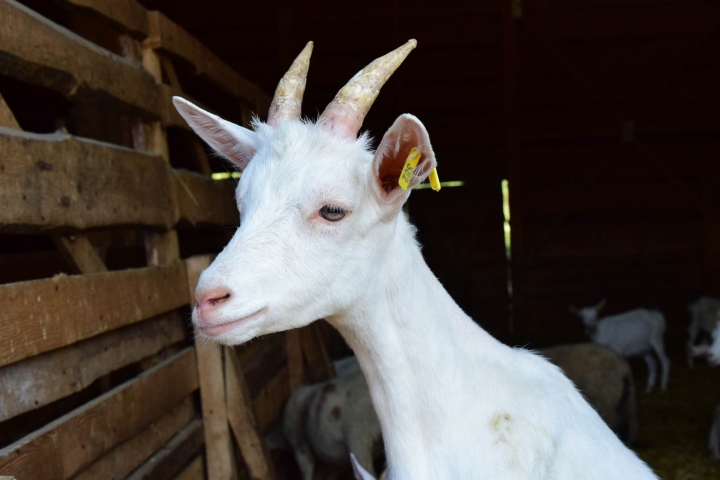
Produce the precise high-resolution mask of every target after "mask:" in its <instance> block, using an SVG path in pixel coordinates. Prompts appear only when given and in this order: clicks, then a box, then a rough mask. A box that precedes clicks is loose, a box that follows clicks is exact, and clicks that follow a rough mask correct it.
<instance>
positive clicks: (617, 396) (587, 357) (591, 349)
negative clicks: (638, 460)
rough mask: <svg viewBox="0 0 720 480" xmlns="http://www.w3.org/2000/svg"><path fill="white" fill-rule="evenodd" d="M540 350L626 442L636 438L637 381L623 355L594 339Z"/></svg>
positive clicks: (631, 441)
mask: <svg viewBox="0 0 720 480" xmlns="http://www.w3.org/2000/svg"><path fill="white" fill-rule="evenodd" d="M539 353H540V354H541V355H542V356H543V357H545V358H547V359H548V360H550V361H551V362H552V363H554V364H555V365H557V366H558V367H560V369H561V370H562V371H563V372H564V373H565V375H567V377H568V378H569V379H570V380H572V382H573V383H574V384H575V386H576V387H577V388H578V390H580V392H582V394H583V395H584V396H585V398H586V399H587V401H588V403H590V405H592V407H593V408H594V409H595V410H596V411H597V412H598V413H599V414H600V417H602V419H603V420H605V423H607V424H608V426H609V427H610V429H611V430H612V431H613V432H615V434H617V436H618V437H620V439H621V440H622V441H623V442H625V443H626V444H627V445H630V444H632V443H633V442H634V441H635V436H636V435H637V428H638V426H637V408H636V402H635V383H634V382H633V376H632V371H631V370H630V365H628V363H627V361H626V360H625V359H624V358H622V357H621V356H620V355H618V354H617V353H615V352H614V351H613V350H611V349H610V348H608V347H605V346H603V345H598V344H595V343H579V344H574V345H559V346H557V347H551V348H546V349H543V350H540V351H539Z"/></svg>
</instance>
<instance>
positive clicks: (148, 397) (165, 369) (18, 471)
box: [0, 348, 202, 480]
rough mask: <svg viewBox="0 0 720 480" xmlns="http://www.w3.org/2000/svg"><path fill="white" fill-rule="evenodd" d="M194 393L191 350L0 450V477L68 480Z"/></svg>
mask: <svg viewBox="0 0 720 480" xmlns="http://www.w3.org/2000/svg"><path fill="white" fill-rule="evenodd" d="M197 388H198V379H197V374H196V370H195V349H194V348H188V349H185V350H183V351H182V352H180V353H178V354H177V355H174V356H173V357H171V358H169V359H168V360H166V361H165V362H163V363H161V364H159V365H157V366H156V367H153V368H151V369H150V370H148V371H146V372H144V373H142V374H141V375H140V376H138V377H136V378H134V379H133V380H130V381H128V382H126V383H124V384H122V385H120V386H119V387H117V388H115V389H113V390H110V391H109V392H107V393H106V394H104V395H102V396H100V397H98V398H96V399H95V400H92V401H91V402H89V403H87V404H85V405H83V406H82V407H80V408H78V409H76V410H74V411H72V412H70V413H68V414H67V415H64V416H63V417H60V418H59V419H57V420H55V421H54V422H51V423H49V424H48V425H46V426H45V427H43V428H41V429H39V430H36V431H35V432H33V433H31V434H30V435H28V436H26V437H24V438H22V439H20V440H18V441H17V442H15V443H13V444H11V445H9V446H7V447H5V448H3V449H2V450H0V472H3V474H8V475H15V476H16V477H17V478H42V479H43V480H65V479H67V478H70V477H71V476H72V475H74V474H75V473H77V472H79V471H80V470H81V469H82V468H83V467H84V466H86V465H88V464H89V463H91V462H92V461H94V460H96V459H97V458H99V457H100V456H101V455H103V454H104V453H105V452H107V451H109V450H110V449H112V448H113V447H115V446H116V445H118V444H119V443H121V442H123V441H125V440H127V439H129V438H131V437H132V436H133V435H135V434H136V433H137V432H139V431H140V430H142V429H143V428H144V427H146V426H147V425H149V424H150V423H152V422H153V421H155V420H157V419H159V418H161V417H162V416H163V414H164V413H165V412H167V411H169V410H170V409H171V408H172V407H173V406H174V405H177V404H178V403H180V402H181V401H182V400H183V399H185V398H186V397H187V396H188V395H189V394H190V393H191V392H193V391H194V390H196V389H197ZM201 438H202V437H201Z"/></svg>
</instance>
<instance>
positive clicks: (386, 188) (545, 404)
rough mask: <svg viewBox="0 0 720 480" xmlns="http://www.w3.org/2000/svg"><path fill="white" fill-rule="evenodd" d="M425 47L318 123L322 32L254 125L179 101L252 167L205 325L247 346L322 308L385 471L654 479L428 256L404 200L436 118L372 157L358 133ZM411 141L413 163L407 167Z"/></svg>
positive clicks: (376, 74) (429, 164)
mask: <svg viewBox="0 0 720 480" xmlns="http://www.w3.org/2000/svg"><path fill="white" fill-rule="evenodd" d="M415 45H416V42H415V41H414V40H411V41H409V42H408V43H406V44H405V45H403V46H402V47H400V48H399V49H397V50H395V51H394V52H391V53H390V54H388V55H386V56H384V57H381V58H379V59H378V60H376V61H375V62H373V63H372V64H370V65H369V66H368V67H366V68H365V69H363V70H362V71H360V73H358V74H357V75H355V76H354V77H353V78H352V79H351V80H350V82H348V84H347V85H346V86H345V87H344V88H343V89H341V90H340V92H339V93H338V94H337V96H336V97H335V99H334V100H333V101H332V102H331V103H330V104H329V105H328V107H327V108H326V109H325V111H324V112H323V114H322V115H321V116H320V118H319V120H318V121H317V123H313V122H311V121H303V120H301V119H300V105H301V99H302V92H303V88H304V86H305V78H306V74H307V68H308V64H309V56H310V49H311V44H308V46H307V47H306V49H305V50H304V51H303V52H302V53H301V54H300V56H299V57H298V58H297V59H296V60H295V62H294V63H293V65H292V67H291V68H290V70H289V71H288V73H287V74H286V75H285V77H284V78H283V79H282V80H281V81H280V84H279V85H278V88H277V90H276V92H275V98H274V99H273V102H272V104H271V106H270V114H269V118H268V123H267V124H264V123H261V122H259V121H256V122H255V123H254V130H248V129H245V128H243V127H240V126H237V125H233V124H231V123H229V122H226V121H224V120H222V119H220V118H219V117H217V116H215V115H212V114H210V113H208V112H205V111H203V110H201V109H199V108H197V107H195V106H194V105H192V104H190V103H188V102H186V101H184V100H181V99H175V105H176V106H177V108H178V110H179V111H180V113H181V115H182V116H183V117H184V118H185V119H186V120H187V122H188V123H189V124H190V126H191V127H192V128H193V129H194V130H195V131H196V132H197V133H198V134H199V135H200V136H201V137H202V138H203V139H205V140H206V141H207V142H208V143H209V144H210V145H211V146H212V147H213V148H214V149H216V150H217V151H218V152H220V154H222V155H223V156H225V157H226V158H228V159H229V160H231V161H233V162H234V163H235V164H236V165H237V166H238V167H239V168H241V169H243V175H242V178H241V179H240V181H239V183H238V187H237V192H236V197H237V204H238V208H239V210H240V217H241V223H240V226H239V227H238V229H237V231H236V232H235V235H234V236H233V238H232V240H231V241H230V243H229V244H228V246H227V247H225V249H224V250H223V251H222V252H221V253H220V255H218V256H217V258H216V259H215V261H214V262H213V264H212V265H211V266H210V267H209V268H208V269H207V270H205V272H203V274H202V276H201V278H200V281H199V283H198V287H197V289H196V291H195V297H196V299H197V303H196V305H195V308H194V310H193V322H194V323H195V324H196V325H197V327H198V329H199V330H200V332H201V334H202V335H204V336H206V337H208V338H210V339H212V340H215V341H218V342H221V343H224V344H229V345H235V344H241V343H243V342H246V341H248V340H250V339H252V338H254V337H257V336H259V335H266V334H269V333H272V332H277V331H282V330H289V329H291V328H297V327H302V326H304V325H308V324H309V323H311V322H312V321H314V320H315V319H317V318H325V319H327V321H329V322H330V323H331V324H332V325H334V326H335V327H336V328H337V329H338V330H339V331H340V333H341V334H342V335H343V336H344V337H345V339H346V340H347V342H348V343H349V345H350V346H351V347H352V348H353V350H354V351H355V353H356V354H357V356H358V360H359V362H360V366H361V367H362V370H363V372H364V373H365V378H366V379H367V382H368V385H369V387H370V393H371V395H372V399H373V404H374V405H375V410H376V411H377V413H378V416H379V419H380V424H381V426H382V433H383V438H384V440H385V450H386V454H387V459H388V465H389V467H388V478H389V479H392V480H438V479H493V480H509V479H512V480H530V479H532V480H539V479H551V478H552V479H554V480H578V479H583V480H601V479H602V480H607V479H613V480H630V479H632V480H646V479H656V478H657V477H656V476H655V475H654V474H653V473H652V471H651V470H650V469H649V468H648V467H647V466H646V465H645V464H644V463H643V462H642V461H641V460H640V459H638V458H637V456H636V455H635V454H634V453H633V452H631V451H630V450H628V449H627V448H626V447H625V446H624V445H623V444H622V442H620V440H619V439H618V438H617V436H615V434H614V433H612V431H610V429H609V428H608V427H607V425H605V423H604V422H603V421H602V419H600V417H599V416H598V414H597V413H596V412H595V411H594V410H593V409H592V407H590V405H588V403H587V402H586V401H585V400H584V399H583V398H582V396H581V395H580V393H578V391H577V390H576V389H575V387H574V386H573V385H572V383H571V382H570V381H569V380H568V379H567V378H566V377H565V376H564V375H563V374H562V372H561V371H560V370H559V369H558V368H557V367H555V366H553V365H551V364H550V363H549V362H547V361H546V360H544V359H542V358H540V357H539V356H537V355H535V354H533V353H531V352H528V351H526V350H523V349H514V348H510V347H508V346H506V345H503V344H502V343H500V342H498V341H497V340H495V339H494V338H493V337H491V336H490V335H489V334H487V333H486V332H485V331H484V330H483V329H482V328H480V327H479V326H478V325H477V323H475V322H474V321H473V320H472V319H471V318H470V317H468V316H467V315H466V314H465V313H464V312H463V311H462V310H461V309H460V307H458V305H457V304H456V303H455V302H454V301H453V299H452V298H451V297H450V296H449V295H448V294H447V292H446V291H445V289H443V287H442V285H440V283H439V282H438V280H437V278H435V276H434V275H433V274H432V272H431V271H430V269H429V268H428V267H427V265H426V263H425V261H424V260H423V257H422V254H421V252H420V247H419V246H418V244H417V241H416V240H415V230H414V228H413V227H412V226H411V225H410V223H409V221H408V220H407V218H406V217H405V215H403V214H402V213H401V209H402V206H403V204H404V203H405V201H406V200H407V198H408V196H409V194H410V192H411V191H412V188H413V187H415V186H416V185H418V184H419V183H420V182H422V181H423V180H425V179H426V178H427V177H428V175H429V174H430V173H431V172H432V170H433V169H434V168H435V166H436V161H435V154H434V153H433V150H432V147H431V145H430V139H429V137H428V134H427V131H426V130H425V127H424V126H423V125H422V123H420V121H419V120H418V119H417V118H415V117H414V116H412V115H407V114H405V115H401V116H400V117H399V118H398V119H397V120H396V121H395V123H394V124H393V125H392V127H390V129H389V130H388V132H387V133H386V134H385V136H384V137H383V139H382V141H381V142H380V145H379V146H378V148H377V150H376V151H375V152H374V153H373V152H372V151H371V150H370V149H369V143H370V141H369V139H368V137H367V136H366V135H361V136H360V137H359V138H358V137H357V135H358V132H359V130H360V127H361V124H362V121H363V119H364V117H365V114H366V113H367V112H368V110H369V108H370V105H371V104H372V102H373V101H374V100H375V98H376V97H377V95H378V93H379V90H380V88H381V86H382V84H383V83H384V82H385V81H386V80H387V79H388V78H389V77H390V75H391V74H392V72H393V71H394V70H395V69H396V68H397V67H398V66H399V64H400V63H401V62H402V61H403V60H404V58H405V57H406V56H407V54H408V53H409V52H410V51H411V50H412V49H413V48H415ZM417 68H418V71H417V73H418V75H420V76H422V75H423V71H424V69H426V68H430V67H429V66H422V65H418V66H417ZM413 148H416V149H417V150H416V151H417V152H418V153H419V154H420V156H419V159H418V157H415V156H413V158H415V159H417V160H418V163H417V165H416V166H415V167H410V168H405V167H404V165H405V164H406V159H408V157H410V153H411V151H412V149H413ZM401 174H403V178H404V179H405V180H407V181H408V189H407V190H405V189H403V188H401V187H400V186H398V183H399V179H400V177H401Z"/></svg>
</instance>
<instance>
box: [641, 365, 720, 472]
mask: <svg viewBox="0 0 720 480" xmlns="http://www.w3.org/2000/svg"><path fill="white" fill-rule="evenodd" d="M632 367H633V373H634V374H635V384H636V386H637V391H638V395H637V398H638V420H639V433H638V440H637V442H636V443H635V445H634V446H633V448H634V450H635V451H636V452H637V453H638V455H640V457H641V458H642V459H643V460H645V461H646V462H647V463H648V464H649V465H650V466H651V467H652V468H653V470H655V473H657V474H658V476H659V477H660V478H663V479H664V480H715V479H717V480H720V460H715V459H713V458H712V457H710V455H709V453H708V450H707V441H708V434H709V432H710V425H711V422H712V418H713V414H714V412H715V407H716V406H717V405H718V404H720V367H718V368H714V369H711V368H710V367H709V366H708V365H707V364H706V363H705V362H704V361H703V360H700V361H697V362H696V365H695V368H694V369H692V370H691V369H689V368H688V365H687V361H686V360H685V359H684V358H682V357H674V358H672V368H671V373H670V384H669V387H668V391H667V392H662V391H660V390H659V389H656V390H654V391H653V392H652V393H650V394H646V393H645V380H646V378H647V377H646V375H647V370H646V368H645V364H644V363H643V362H634V361H633V362H632Z"/></svg>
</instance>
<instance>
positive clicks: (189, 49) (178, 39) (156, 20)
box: [144, 11, 268, 108]
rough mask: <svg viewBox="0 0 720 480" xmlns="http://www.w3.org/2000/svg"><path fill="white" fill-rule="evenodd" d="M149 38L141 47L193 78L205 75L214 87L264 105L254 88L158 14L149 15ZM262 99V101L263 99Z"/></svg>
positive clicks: (205, 48) (197, 41) (193, 39)
mask: <svg viewBox="0 0 720 480" xmlns="http://www.w3.org/2000/svg"><path fill="white" fill-rule="evenodd" d="M149 19H150V35H149V37H148V39H147V40H146V41H145V42H144V46H146V47H149V48H154V49H159V50H161V51H163V52H164V53H167V54H170V55H173V56H175V57H177V58H180V59H182V60H184V61H186V62H188V63H190V64H191V65H192V66H193V67H194V68H195V71H196V73H197V74H200V75H205V76H207V77H208V79H210V80H211V81H213V82H214V83H215V84H216V85H217V86H218V87H220V88H222V89H223V90H225V91H227V92H228V93H230V94H232V95H233V96H235V97H238V98H242V99H244V100H246V101H249V102H250V103H252V104H253V106H254V107H256V108H257V107H258V106H260V105H261V104H264V103H268V100H267V98H266V97H267V95H266V94H265V93H264V92H263V91H262V90H261V89H260V88H259V87H258V86H257V85H255V84H253V83H252V82H250V81H248V80H247V79H246V78H244V77H243V76H242V75H240V74H239V73H237V72H236V71H235V70H233V69H232V68H230V66H228V65H227V64H226V63H225V62H223V61H222V60H220V58H219V57H218V56H217V55H215V54H214V53H213V52H212V51H210V50H209V49H208V48H207V47H206V46H205V45H203V44H202V43H200V41H199V40H197V39H196V38H195V37H193V36H191V35H190V34H189V33H188V32H186V31H185V30H184V29H183V28H182V27H180V26H179V25H177V24H176V23H174V22H173V21H172V20H170V19H169V18H167V17H166V16H165V15H163V14H162V13H160V12H157V11H153V12H150V13H149ZM263 97H265V98H263Z"/></svg>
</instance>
